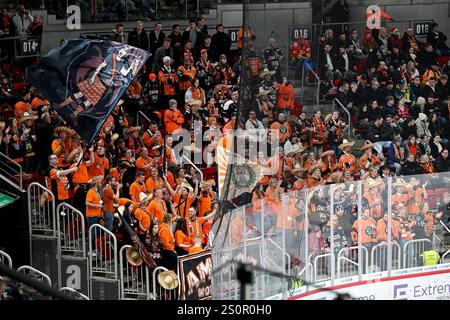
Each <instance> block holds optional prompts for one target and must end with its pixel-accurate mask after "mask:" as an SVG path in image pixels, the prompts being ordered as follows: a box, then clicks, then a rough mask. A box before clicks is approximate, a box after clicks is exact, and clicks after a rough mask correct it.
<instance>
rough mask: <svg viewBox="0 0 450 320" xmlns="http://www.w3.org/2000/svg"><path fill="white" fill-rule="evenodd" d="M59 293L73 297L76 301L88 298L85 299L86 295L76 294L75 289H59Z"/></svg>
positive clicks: (86, 298)
mask: <svg viewBox="0 0 450 320" xmlns="http://www.w3.org/2000/svg"><path fill="white" fill-rule="evenodd" d="M59 291H61V292H63V293H65V294H66V295H68V296H70V297H73V298H75V299H77V300H89V297H87V296H86V295H84V294H82V293H81V292H78V291H77V290H75V289H72V288H70V287H62V288H61V289H59Z"/></svg>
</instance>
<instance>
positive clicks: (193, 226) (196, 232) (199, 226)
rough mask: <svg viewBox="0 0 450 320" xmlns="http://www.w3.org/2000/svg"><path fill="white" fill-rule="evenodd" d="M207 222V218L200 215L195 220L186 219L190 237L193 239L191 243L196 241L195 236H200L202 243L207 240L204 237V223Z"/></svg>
mask: <svg viewBox="0 0 450 320" xmlns="http://www.w3.org/2000/svg"><path fill="white" fill-rule="evenodd" d="M204 222H205V218H203V217H200V218H196V219H195V221H190V220H189V219H187V220H186V226H187V230H188V233H189V238H190V239H191V243H194V238H195V237H199V238H200V239H202V244H204V242H205V238H204V237H203V223H204Z"/></svg>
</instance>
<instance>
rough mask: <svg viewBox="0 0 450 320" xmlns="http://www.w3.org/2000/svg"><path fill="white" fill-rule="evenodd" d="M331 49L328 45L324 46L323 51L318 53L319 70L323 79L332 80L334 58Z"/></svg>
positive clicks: (334, 68)
mask: <svg viewBox="0 0 450 320" xmlns="http://www.w3.org/2000/svg"><path fill="white" fill-rule="evenodd" d="M332 49H333V47H332V46H331V45H330V44H328V43H327V44H325V46H324V48H323V51H322V52H320V53H319V62H318V63H319V70H320V74H321V76H322V77H323V78H325V79H328V80H330V81H331V80H333V73H334V71H335V70H336V67H335V66H334V65H335V58H334V55H333V53H332V52H331V50H332Z"/></svg>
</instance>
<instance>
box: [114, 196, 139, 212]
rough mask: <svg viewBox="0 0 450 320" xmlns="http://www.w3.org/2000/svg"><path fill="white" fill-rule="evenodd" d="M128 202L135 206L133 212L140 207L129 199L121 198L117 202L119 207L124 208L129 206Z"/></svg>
mask: <svg viewBox="0 0 450 320" xmlns="http://www.w3.org/2000/svg"><path fill="white" fill-rule="evenodd" d="M127 202H131V203H132V204H133V212H134V211H136V208H137V207H138V205H137V203H136V202H134V201H132V200H130V199H128V198H119V200H117V204H118V205H119V206H124V205H126V204H127Z"/></svg>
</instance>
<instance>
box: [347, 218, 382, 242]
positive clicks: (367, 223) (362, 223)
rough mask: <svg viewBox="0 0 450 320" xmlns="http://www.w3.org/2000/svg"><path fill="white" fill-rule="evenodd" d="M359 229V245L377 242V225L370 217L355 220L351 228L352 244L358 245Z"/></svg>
mask: <svg viewBox="0 0 450 320" xmlns="http://www.w3.org/2000/svg"><path fill="white" fill-rule="evenodd" d="M359 228H361V243H363V244H364V243H372V242H377V223H376V222H375V220H374V219H373V218H371V217H368V218H367V219H366V218H362V219H361V220H356V221H355V222H354V223H353V227H352V233H351V235H352V240H353V243H358V238H359V236H358V234H359Z"/></svg>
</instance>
